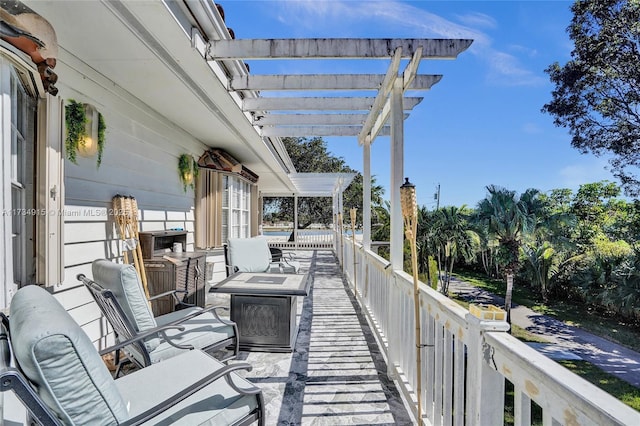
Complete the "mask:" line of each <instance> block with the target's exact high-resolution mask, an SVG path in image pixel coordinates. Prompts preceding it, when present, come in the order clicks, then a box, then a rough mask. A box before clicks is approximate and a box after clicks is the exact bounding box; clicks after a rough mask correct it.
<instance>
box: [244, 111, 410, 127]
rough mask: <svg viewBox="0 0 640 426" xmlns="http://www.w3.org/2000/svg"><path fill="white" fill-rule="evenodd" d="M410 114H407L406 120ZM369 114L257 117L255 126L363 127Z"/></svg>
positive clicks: (269, 115) (268, 115) (311, 114)
mask: <svg viewBox="0 0 640 426" xmlns="http://www.w3.org/2000/svg"><path fill="white" fill-rule="evenodd" d="M408 117H409V114H408V113H405V114H404V118H405V119H406V118H408ZM366 119H367V114H346V113H345V114H340V113H333V114H313V113H310V114H266V115H263V116H261V115H256V117H255V118H254V119H253V121H252V124H253V125H254V126H362V123H364V121H365V120H366Z"/></svg>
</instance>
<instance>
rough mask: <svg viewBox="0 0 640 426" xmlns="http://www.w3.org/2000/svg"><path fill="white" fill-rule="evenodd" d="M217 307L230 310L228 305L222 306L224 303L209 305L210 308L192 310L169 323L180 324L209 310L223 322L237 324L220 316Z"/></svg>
mask: <svg viewBox="0 0 640 426" xmlns="http://www.w3.org/2000/svg"><path fill="white" fill-rule="evenodd" d="M217 309H222V310H224V311H228V310H229V308H227V307H226V306H222V305H219V306H209V307H208V308H204V309H202V310H199V311H196V312H192V313H190V314H189V315H185V316H184V317H182V318H180V319H177V320H175V321H172V322H170V323H169V324H167V325H179V324H182V323H183V322H185V321H189V320H190V319H193V318H195V317H197V316H199V315H202V314H204V313H207V312H211V313H212V314H213V316H214V317H215V318H216V319H217V320H218V321H220V322H221V323H223V324H226V325H233V324H235V323H234V322H233V321H228V320H225V319H223V318H220V316H219V315H218V312H216V310H217Z"/></svg>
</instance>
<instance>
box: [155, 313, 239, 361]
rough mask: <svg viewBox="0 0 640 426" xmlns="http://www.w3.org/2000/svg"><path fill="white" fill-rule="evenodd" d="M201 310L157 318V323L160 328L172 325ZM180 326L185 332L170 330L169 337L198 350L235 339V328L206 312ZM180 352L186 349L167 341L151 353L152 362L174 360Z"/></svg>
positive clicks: (175, 341) (173, 340)
mask: <svg viewBox="0 0 640 426" xmlns="http://www.w3.org/2000/svg"><path fill="white" fill-rule="evenodd" d="M201 310H202V308H198V307H193V308H187V309H182V310H179V311H175V312H171V313H168V314H165V315H161V316H159V317H157V318H156V322H157V323H158V325H159V326H161V325H166V324H170V323H172V322H174V321H178V320H180V319H181V318H183V317H185V316H187V315H189V314H191V313H193V312H196V311H201ZM180 325H182V326H184V327H185V329H184V331H180V330H168V331H167V332H166V335H167V337H168V338H170V339H171V341H172V342H173V343H176V344H179V345H192V346H193V347H195V348H197V349H207V348H208V347H209V346H212V345H215V344H217V343H220V342H222V341H224V340H226V339H231V338H233V337H235V333H234V329H233V327H232V326H230V325H226V324H224V323H221V322H220V321H218V320H217V319H216V317H215V316H214V315H213V314H212V313H211V312H205V313H203V314H201V315H199V316H197V317H195V318H192V319H190V320H188V321H185V322H181V323H180ZM180 352H184V349H179V348H176V347H174V346H172V345H171V344H169V343H167V342H166V341H162V343H160V345H158V347H156V348H155V349H154V350H153V351H152V352H150V353H149V356H150V357H151V362H152V363H156V362H159V361H163V360H165V359H168V358H172V357H174V356H176V355H178V354H179V353H180Z"/></svg>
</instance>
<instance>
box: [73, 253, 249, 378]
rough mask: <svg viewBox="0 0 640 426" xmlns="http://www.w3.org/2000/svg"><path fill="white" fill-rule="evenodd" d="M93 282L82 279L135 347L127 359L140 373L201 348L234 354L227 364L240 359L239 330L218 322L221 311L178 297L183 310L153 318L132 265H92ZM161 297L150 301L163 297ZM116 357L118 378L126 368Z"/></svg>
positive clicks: (117, 330) (127, 350)
mask: <svg viewBox="0 0 640 426" xmlns="http://www.w3.org/2000/svg"><path fill="white" fill-rule="evenodd" d="M92 271H93V280H90V279H88V278H87V277H85V276H84V275H82V274H80V275H79V276H78V279H79V280H80V281H82V282H83V283H84V284H85V286H86V287H87V289H88V290H89V292H90V293H91V295H92V296H93V298H94V300H95V301H96V303H97V304H98V307H99V308H100V310H101V312H102V314H103V315H104V316H105V318H106V319H107V320H108V321H109V324H110V325H111V327H113V330H114V332H115V335H116V339H117V341H118V342H119V343H122V342H123V341H131V339H134V340H135V342H134V343H132V344H130V345H126V346H124V347H123V348H122V350H123V351H124V353H125V354H126V356H127V358H128V359H129V360H130V361H132V362H133V363H134V364H135V365H137V366H138V367H140V368H143V367H147V366H149V365H151V364H155V363H158V362H160V361H163V360H166V359H169V358H172V357H174V356H177V355H179V354H181V353H183V352H185V351H188V350H191V349H194V348H197V349H202V350H205V351H208V352H216V351H221V350H224V349H226V348H231V350H230V351H228V355H227V356H226V357H223V358H222V360H224V359H226V358H229V357H235V356H236V355H237V353H238V343H239V339H238V328H237V326H236V324H235V323H233V322H231V321H228V320H224V319H222V318H220V316H218V313H217V310H218V309H220V307H218V306H211V307H208V308H207V309H202V308H200V307H197V306H191V305H187V304H185V303H184V302H182V301H181V300H180V299H179V298H178V297H177V296H176V295H175V293H176V292H177V291H176V290H174V291H173V292H172V294H173V295H174V296H175V300H176V305H177V306H180V307H182V308H183V309H179V310H176V311H174V312H171V313H168V314H164V315H160V316H158V317H154V316H153V314H152V312H151V310H150V307H149V306H150V304H149V300H147V299H146V297H145V293H144V290H143V287H142V283H141V282H140V277H139V276H138V273H137V271H136V269H135V268H134V267H133V266H132V265H126V264H116V263H114V262H111V261H109V260H107V259H98V260H95V261H94V262H93V268H92ZM165 295H166V294H165V293H162V294H158V295H155V296H154V297H152V298H151V299H154V298H158V297H164V296H165ZM119 353H120V351H116V356H115V364H116V366H117V370H116V377H118V375H119V373H120V370H121V368H122V365H123V363H122V362H121V360H120V356H119Z"/></svg>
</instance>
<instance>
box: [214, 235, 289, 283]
mask: <svg viewBox="0 0 640 426" xmlns="http://www.w3.org/2000/svg"><path fill="white" fill-rule="evenodd" d="M271 253H272V252H271V250H270V249H269V242H268V241H267V240H266V238H263V237H254V238H229V240H228V241H227V244H225V246H224V258H225V264H226V267H227V276H229V275H231V274H234V273H236V272H276V273H298V270H299V269H300V264H299V263H298V262H296V261H294V260H288V259H285V258H284V257H283V256H281V258H280V259H279V260H278V261H274V259H272V254H271Z"/></svg>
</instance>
